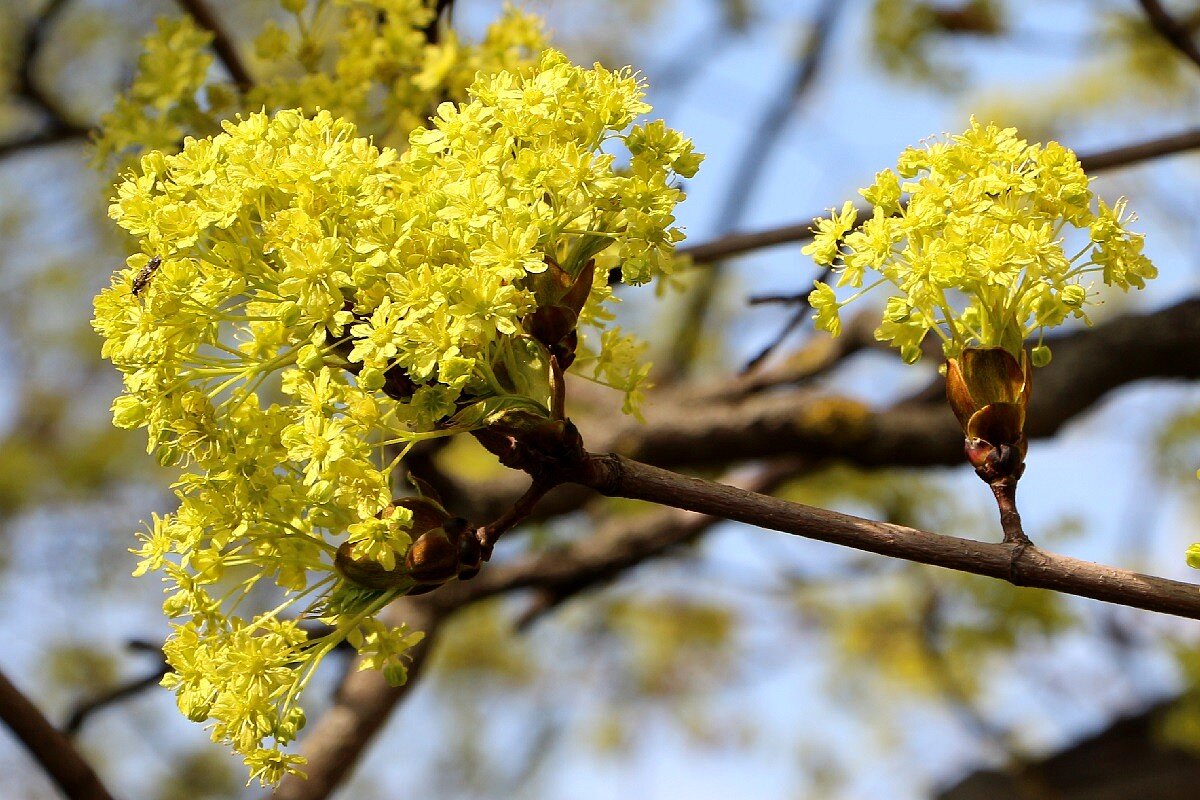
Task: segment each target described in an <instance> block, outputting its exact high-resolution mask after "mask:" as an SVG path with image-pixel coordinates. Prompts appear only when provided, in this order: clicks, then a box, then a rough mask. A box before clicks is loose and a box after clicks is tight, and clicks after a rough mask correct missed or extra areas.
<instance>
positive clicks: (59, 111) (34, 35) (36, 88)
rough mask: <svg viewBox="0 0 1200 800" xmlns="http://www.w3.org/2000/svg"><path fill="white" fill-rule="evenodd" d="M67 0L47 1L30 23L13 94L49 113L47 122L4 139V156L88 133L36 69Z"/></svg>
mask: <svg viewBox="0 0 1200 800" xmlns="http://www.w3.org/2000/svg"><path fill="white" fill-rule="evenodd" d="M67 2H68V0H51V1H50V2H49V3H47V4H46V6H45V8H43V9H42V11H41V13H40V14H38V15H37V17H35V18H34V19H33V20H32V21H31V22H30V23H29V26H28V27H27V28H26V29H25V35H24V36H23V37H22V38H21V43H20V53H21V55H20V59H19V60H18V62H17V69H16V75H15V79H16V80H15V86H14V87H13V94H14V95H15V96H17V97H20V98H22V99H23V100H25V101H26V102H28V103H30V104H32V105H34V106H36V107H37V108H38V109H39V110H40V111H41V112H42V113H43V114H44V115H45V117H46V119H47V123H46V125H45V127H44V128H43V129H42V130H41V131H39V132H38V133H35V134H33V135H31V136H28V137H26V138H24V139H16V140H13V141H9V142H4V143H0V158H4V157H6V156H10V155H13V154H14V153H17V152H21V151H23V150H29V149H35V148H39V147H45V146H48V145H53V144H58V143H59V142H65V141H71V140H74V139H82V138H84V137H86V136H87V134H88V129H87V127H85V126H83V125H80V124H79V123H77V122H75V121H74V120H73V119H72V118H71V115H70V114H68V113H67V111H66V109H64V108H63V107H62V106H61V104H60V103H59V102H58V100H57V99H56V98H54V97H53V96H51V95H50V94H49V93H48V92H46V90H45V89H43V88H42V85H41V83H39V82H38V79H37V75H36V69H35V68H36V66H37V57H38V53H39V52H40V51H41V48H42V44H43V43H44V42H45V39H46V33H47V31H48V30H49V29H50V26H52V25H53V24H54V21H55V20H56V19H57V18H58V15H59V14H61V13H62V11H63V9H65V8H66V6H67Z"/></svg>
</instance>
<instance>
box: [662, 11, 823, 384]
mask: <svg viewBox="0 0 1200 800" xmlns="http://www.w3.org/2000/svg"><path fill="white" fill-rule="evenodd" d="M845 5H846V4H845V3H843V2H841V1H840V0H824V2H823V3H822V4H821V7H820V8H819V9H818V10H817V13H816V16H815V18H814V19H813V22H812V25H811V27H810V29H809V30H808V31H807V33H806V39H805V43H804V49H803V52H802V53H801V55H800V57H799V58H798V59H797V61H796V64H795V67H794V68H793V69H792V70H791V74H790V75H789V76H788V79H787V82H786V90H785V91H783V92H780V93H779V96H778V97H777V98H776V100H775V101H774V102H773V103H771V104H770V105H769V106H768V107H767V109H766V112H765V113H764V114H763V115H762V116H761V117H760V119H759V120H758V124H757V125H756V126H755V128H754V131H753V132H752V133H751V134H750V136H749V137H747V139H746V144H745V147H744V148H743V150H742V153H741V157H740V158H739V159H738V161H737V163H736V164H735V166H734V170H733V178H732V180H731V181H730V189H729V191H728V192H726V194H725V198H724V201H723V202H722V204H721V206H720V208H719V209H718V211H717V221H718V222H717V225H718V233H727V232H728V231H730V230H733V229H735V228H737V227H738V225H740V224H741V221H742V218H743V216H744V215H745V213H746V209H747V207H748V205H749V200H750V198H751V197H752V196H753V194H754V192H755V190H756V189H757V188H758V184H759V182H760V181H761V179H762V177H763V175H764V170H765V168H766V166H767V164H768V162H769V161H770V158H771V156H772V155H773V153H774V151H775V149H776V147H777V146H778V144H779V142H780V140H781V139H780V137H781V136H782V135H783V133H784V131H786V129H787V121H788V119H789V118H791V116H792V115H793V114H794V113H795V112H796V110H797V109H798V108H800V105H801V101H802V100H803V98H804V97H805V96H806V95H807V94H808V92H809V90H810V89H811V88H812V86H813V84H814V83H815V81H816V78H817V74H818V72H819V71H820V69H821V66H822V64H823V63H824V61H825V58H826V55H827V53H828V51H829V41H830V39H831V38H832V36H831V34H832V32H833V27H834V24H835V22H836V21H837V17H838V14H839V12H840V11H841V10H842V9H843V8H844V7H845ZM710 267H711V269H709V270H707V271H706V272H704V273H701V274H700V276H699V279H698V280H697V281H696V283H695V284H694V285H692V286H691V287H690V288H689V290H688V294H687V297H686V301H685V304H684V308H683V309H682V311H681V313H680V318H681V320H682V325H681V327H680V330H679V331H678V332H677V334H676V335H675V336H674V337H672V342H673V345H672V348H671V350H670V352H669V353H668V355H667V357H666V358H665V359H664V366H663V367H662V368H660V370H659V372H658V373H657V375H656V380H657V381H658V382H659V383H668V382H671V381H674V380H676V379H678V378H679V377H681V376H682V375H683V374H684V373H685V372H686V371H687V369H688V367H689V365H690V364H691V363H692V361H693V360H695V357H696V353H697V350H698V347H699V344H700V340H701V336H700V334H701V332H702V331H703V330H704V325H705V321H706V319H707V317H708V315H709V308H710V307H711V305H712V299H713V297H714V295H715V293H716V290H717V287H718V286H719V285H720V284H721V280H722V273H723V271H724V268H723V265H722V264H721V263H720V262H719V261H714V262H713V263H712V264H711V265H710Z"/></svg>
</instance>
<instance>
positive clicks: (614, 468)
mask: <svg viewBox="0 0 1200 800" xmlns="http://www.w3.org/2000/svg"><path fill="white" fill-rule="evenodd" d="M575 479H576V480H577V481H578V482H580V483H583V484H584V485H586V486H590V487H591V488H593V489H595V490H597V491H598V492H600V493H601V494H603V495H606V496H608V497H627V498H630V499H634V500H646V501H649V502H651V503H657V504H658V505H665V506H671V507H672V508H680V509H684V510H687V511H696V512H699V513H702V514H711V515H714V516H718V517H723V518H725V519H730V520H735V521H737V522H744V523H746V524H748V525H754V526H756V527H759V528H766V529H768V530H775V531H781V532H783V533H790V534H793V535H796V536H803V537H805V538H808V539H816V540H818V541H822V542H830V543H831V544H839V545H842V546H844V547H852V548H854V549H856V550H864V551H866V552H869V553H877V554H879V555H885V556H891V557H893V558H900V559H904V560H906V561H915V562H917V563H920V564H929V565H932V566H935V567H944V568H946V569H953V570H957V571H960V572H969V573H972V574H975V575H984V576H987V577H989V578H997V579H999V580H1003V581H1008V582H1009V583H1011V584H1013V585H1014V586H1031V587H1036V588H1041V589H1051V590H1054V591H1058V592H1063V593H1065V594H1073V595H1077V596H1079V597H1088V598H1091V599H1093V600H1102V601H1104V602H1106V603H1115V604H1117V605H1123V606H1129V607H1131V608H1141V609H1145V610H1147V611H1157V612H1159V613H1163V614H1173V615H1175V616H1179V617H1186V618H1188V619H1200V586H1197V585H1195V584H1191V583H1183V582H1181V581H1173V580H1169V579H1167V578H1158V577H1155V576H1152V575H1143V574H1141V573H1137V572H1130V571H1128V570H1123V569H1117V568H1116V567H1109V566H1105V565H1102V564H1093V563H1091V562H1089V561H1081V560H1079V559H1077V558H1071V557H1070V556H1062V555H1058V554H1056V553H1051V552H1048V551H1046V550H1042V549H1040V548H1037V547H1034V546H1032V545H1028V544H1024V543H1017V544H1010V543H1006V544H992V543H988V542H977V541H974V540H971V539H961V538H959V537H956V536H947V535H945V534H940V533H930V532H928V531H921V530H917V529H915V528H907V527H904V526H903V525H892V524H889V523H886V522H875V521H873V520H867V519H862V518H861V517H855V516H851V515H849V514H840V513H838V512H836V511H828V510H826V509H823V508H814V507H812V506H805V505H801V504H799V503H792V502H788V501H787V500H780V499H778V498H775V497H770V496H768V495H762V494H756V493H754V492H748V491H746V490H745V489H739V488H737V487H734V486H726V485H724V484H719V483H712V482H710V481H706V480H702V479H700V478H693V477H690V476H687V475H679V474H677V473H674V472H668V471H667V470H664V469H659V468H658V467H652V466H650V465H648V464H642V463H640V462H637V461H631V460H629V459H627V458H622V457H621V456H618V455H613V454H609V455H599V456H597V455H590V456H588V457H587V460H586V464H585V465H584V468H583V469H582V470H580V474H579V475H577V476H575Z"/></svg>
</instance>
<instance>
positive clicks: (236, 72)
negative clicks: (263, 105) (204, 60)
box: [177, 0, 254, 92]
mask: <svg viewBox="0 0 1200 800" xmlns="http://www.w3.org/2000/svg"><path fill="white" fill-rule="evenodd" d="M177 2H178V3H179V6H180V8H182V9H183V10H184V11H186V12H187V14H188V16H190V17H191V18H192V19H193V20H195V21H196V24H197V25H199V26H200V27H201V28H204V29H205V30H206V31H208V32H209V33H211V34H212V37H213V41H212V46H213V50H214V51H215V52H216V54H217V58H219V59H220V60H221V63H222V64H224V65H225V70H226V71H227V72H228V73H229V77H230V78H231V79H232V80H233V82H234V85H236V86H237V87H238V89H240V90H241V91H243V92H247V91H249V90H250V89H251V88H253V87H254V79H253V78H251V77H250V71H249V70H247V69H246V64H245V62H243V61H242V57H241V56H240V55H238V51H237V45H235V44H234V42H233V39H232V38H231V37H230V35H229V32H228V31H226V30H225V28H224V26H222V25H221V21H220V20H219V19H217V17H216V15H215V14H213V12H212V9H211V8H209V7H208V3H206V2H205V0H177Z"/></svg>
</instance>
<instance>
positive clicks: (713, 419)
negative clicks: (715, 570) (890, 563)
mask: <svg viewBox="0 0 1200 800" xmlns="http://www.w3.org/2000/svg"><path fill="white" fill-rule="evenodd" d="M1052 347H1053V349H1054V360H1053V362H1051V363H1050V365H1049V366H1047V367H1045V368H1043V369H1039V370H1038V373H1037V377H1036V382H1037V388H1036V391H1034V392H1033V396H1032V399H1031V401H1030V406H1029V413H1028V422H1027V427H1026V433H1027V434H1028V436H1029V438H1030V439H1031V440H1032V439H1037V438H1046V437H1049V436H1052V435H1053V434H1055V433H1057V432H1058V431H1059V430H1060V429H1061V428H1062V426H1063V425H1065V424H1066V423H1067V422H1068V421H1070V420H1071V419H1073V418H1075V417H1076V416H1078V415H1079V414H1080V413H1082V412H1083V411H1084V410H1086V409H1087V408H1089V407H1091V406H1092V405H1093V404H1094V403H1095V402H1096V401H1097V400H1098V399H1099V398H1100V397H1102V396H1103V395H1104V394H1106V393H1107V392H1109V391H1110V390H1112V389H1115V388H1117V387H1119V386H1123V385H1125V384H1127V383H1131V382H1133V381H1137V380H1142V379H1145V378H1186V379H1196V378H1200V359H1197V358H1196V353H1197V352H1200V299H1194V300H1186V301H1184V302H1181V303H1178V304H1176V305H1174V306H1171V307H1169V308H1166V309H1163V310H1161V311H1156V312H1153V313H1150V314H1135V315H1129V316H1125V317H1118V318H1116V319H1114V320H1111V321H1110V322H1107V323H1104V324H1102V325H1098V326H1096V327H1095V328H1091V329H1084V330H1080V331H1077V332H1075V333H1071V334H1068V335H1066V336H1062V337H1058V338H1057V339H1056V340H1054V341H1053V343H1052ZM923 394H928V395H929V396H931V397H932V396H936V395H938V394H939V393H938V392H936V391H930V392H928V393H923ZM709 398H710V399H709V400H708V401H707V402H703V403H700V402H696V401H695V400H690V401H689V400H688V398H687V397H682V396H679V395H671V394H667V395H663V396H661V397H660V398H659V399H658V400H654V398H653V396H651V402H648V403H647V405H646V407H645V409H644V413H645V416H646V424H645V425H641V424H638V425H634V424H629V425H627V426H625V427H624V428H618V429H615V430H614V429H613V426H612V424H611V421H609V422H608V423H607V424H600V423H598V422H597V423H593V424H591V425H589V424H587V420H586V419H585V420H581V422H580V428H581V430H582V431H583V435H584V440H585V441H587V442H589V443H590V444H591V445H592V446H593V447H594V448H595V449H597V450H613V451H616V452H619V453H621V454H622V455H625V456H628V457H630V458H635V459H637V460H640V461H646V462H649V463H652V464H655V465H658V466H663V467H685V466H686V467H704V466H709V465H713V464H729V463H731V462H736V461H739V460H750V459H761V458H771V457H776V456H788V455H790V456H798V457H805V458H812V459H838V460H842V461H846V462H848V463H853V464H857V465H860V466H865V467H879V466H908V467H916V466H934V465H954V464H961V463H963V455H962V430H961V428H960V427H959V425H958V423H957V421H956V420H955V418H954V416H953V415H952V414H951V413H950V410H949V409H948V408H947V407H946V405H945V403H944V401H942V400H940V399H939V400H937V401H935V402H916V401H914V402H904V403H899V404H897V405H895V406H893V407H891V408H887V409H883V410H880V411H875V410H872V409H869V408H867V407H865V406H863V405H862V404H860V403H857V402H855V401H852V400H847V399H839V398H835V397H830V396H828V395H826V394H822V393H820V392H817V391H815V390H806V389H798V390H792V391H786V392H777V393H764V394H757V395H752V396H749V397H745V398H743V399H742V400H740V401H738V402H726V403H721V402H715V401H713V400H712V399H711V394H710V395H709ZM681 407H685V408H688V413H687V414H680V413H679V411H678V409H679V408H681ZM1030 469H1031V470H1032V471H1033V472H1036V469H1037V465H1036V460H1034V462H1033V466H1031V467H1030Z"/></svg>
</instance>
